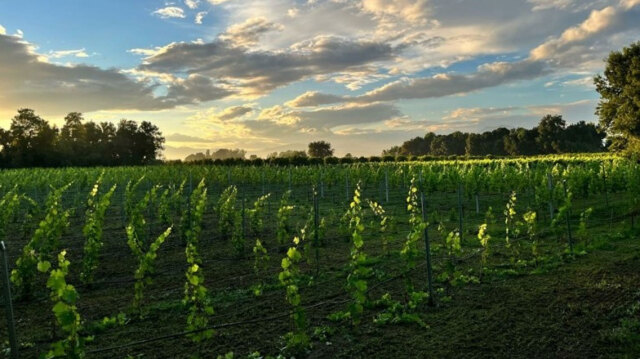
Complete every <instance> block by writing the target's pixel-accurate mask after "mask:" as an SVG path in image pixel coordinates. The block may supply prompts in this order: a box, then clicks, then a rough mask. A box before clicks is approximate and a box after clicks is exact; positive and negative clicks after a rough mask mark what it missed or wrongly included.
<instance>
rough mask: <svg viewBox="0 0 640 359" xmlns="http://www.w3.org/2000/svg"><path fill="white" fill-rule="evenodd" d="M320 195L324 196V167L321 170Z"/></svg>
mask: <svg viewBox="0 0 640 359" xmlns="http://www.w3.org/2000/svg"><path fill="white" fill-rule="evenodd" d="M320 197H322V198H324V169H323V170H322V171H320Z"/></svg>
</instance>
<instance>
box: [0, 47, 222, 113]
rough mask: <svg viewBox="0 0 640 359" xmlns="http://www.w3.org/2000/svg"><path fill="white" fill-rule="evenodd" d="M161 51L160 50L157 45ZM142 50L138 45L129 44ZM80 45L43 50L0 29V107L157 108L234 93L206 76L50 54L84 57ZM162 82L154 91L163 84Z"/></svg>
mask: <svg viewBox="0 0 640 359" xmlns="http://www.w3.org/2000/svg"><path fill="white" fill-rule="evenodd" d="M157 51H161V50H157ZM132 52H134V53H140V52H142V51H140V49H137V50H132ZM83 53H84V50H66V51H57V52H51V53H50V54H48V55H46V56H44V55H41V54H38V53H37V52H36V47H35V46H34V45H33V44H31V43H29V42H27V41H25V40H23V39H22V38H20V37H17V36H13V35H0V78H2V82H0V93H2V95H1V96H0V107H2V108H19V107H35V110H38V111H40V112H43V113H48V114H62V113H65V112H69V111H80V112H89V111H97V110H151V111H153V110H161V109H168V108H173V107H176V106H180V105H189V104H196V103H200V102H206V101H212V100H217V99H221V98H225V97H228V96H231V95H233V94H234V90H233V89H229V88H228V87H227V86H225V84H221V83H218V82H217V81H215V80H213V79H211V78H210V77H207V76H201V75H198V74H191V75H188V76H186V77H184V78H182V77H176V76H173V75H172V74H163V73H159V74H155V73H145V72H143V71H137V70H132V71H128V72H127V73H130V74H132V75H134V76H136V77H138V78H141V79H142V80H140V81H136V80H135V79H133V78H131V77H129V76H127V74H126V73H125V71H120V70H118V69H114V68H111V69H101V68H98V67H95V66H90V65H84V64H83V65H60V64H54V63H49V62H48V58H61V57H65V56H76V57H83V56H84V54H83ZM151 78H156V79H158V80H159V81H161V82H162V83H164V86H165V88H166V94H165V95H158V94H157V93H156V89H158V88H159V86H160V85H161V84H159V83H157V82H154V81H150V80H149V79H151Z"/></svg>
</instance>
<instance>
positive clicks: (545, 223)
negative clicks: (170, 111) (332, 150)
mask: <svg viewBox="0 0 640 359" xmlns="http://www.w3.org/2000/svg"><path fill="white" fill-rule="evenodd" d="M357 188H360V190H356V189H357ZM0 189H1V190H0V194H1V196H2V198H1V199H0V200H1V201H2V214H1V216H0V221H2V222H1V223H0V235H1V236H2V240H4V242H5V244H6V246H7V255H8V259H9V261H8V266H9V271H11V272H12V273H11V274H10V275H11V278H12V285H11V289H12V291H13V300H12V302H13V307H14V317H15V322H16V325H15V327H16V333H17V339H18V343H19V347H20V348H19V352H20V355H21V357H23V356H24V357H37V356H39V355H44V356H47V355H49V356H54V354H56V353H57V354H60V355H62V356H66V357H82V356H85V357H89V358H121V357H128V356H131V357H144V358H147V357H148V358H175V357H192V356H198V355H199V356H200V357H216V356H217V355H223V356H224V355H227V353H230V352H233V357H235V358H245V357H247V356H251V357H256V358H257V357H267V356H273V357H277V356H278V355H281V356H282V357H291V356H295V357H314V358H320V357H322V358H324V357H345V358H351V357H381V358H389V357H399V355H398V353H404V354H403V355H406V356H407V357H433V358H447V357H451V358H461V357H462V358H466V357H469V358H472V357H473V358H477V357H502V358H525V357H526V358H531V357H563V358H565V357H569V358H573V357H575V358H578V357H580V358H583V357H616V358H637V357H638V356H640V271H638V269H639V268H640V241H639V238H638V233H639V232H640V231H638V227H639V226H640V225H639V224H637V223H635V222H636V218H635V217H636V216H637V214H638V213H639V210H640V165H639V164H638V163H637V162H635V161H632V160H628V159H624V158H619V157H615V156H610V155H576V156H546V157H531V158H521V159H503V160H490V159H486V160H469V161H430V162H382V163H354V164H348V165H347V164H345V165H322V166H298V167H294V166H205V165H175V166H170V165H166V166H150V167H117V168H87V169H85V168H66V169H25V170H4V171H2V172H0ZM111 190H112V191H111ZM373 209H375V210H373ZM485 225H486V227H485ZM481 227H482V228H483V229H484V228H486V231H485V230H482V231H480V232H481V233H480V234H479V233H478V232H479V229H480V228H481ZM168 228H171V232H170V233H169V234H168V235H167V236H166V238H165V237H164V236H163V233H164V234H167V233H166V231H167V229H168ZM425 234H426V235H427V238H428V241H429V245H430V252H429V255H430V258H431V261H430V262H429V263H430V264H431V271H432V292H431V293H430V290H429V285H428V282H429V281H428V272H429V265H428V262H427V260H426V257H427V251H426V249H425V248H426V243H427V240H426V239H427V238H425ZM483 234H484V235H483ZM257 240H259V241H260V243H261V245H259V246H258V245H256V241H257ZM63 251H64V253H66V260H63V261H59V254H60V253H61V252H63ZM283 259H284V260H283ZM66 261H68V263H67V262H66ZM67 264H68V267H67ZM7 327H8V326H7V321H6V317H5V316H2V319H0V333H1V337H2V338H8V336H7V334H8V332H7ZM3 347H4V350H3V353H4V355H5V356H6V357H9V340H8V339H7V340H6V341H4V343H3ZM47 353H49V354H47ZM257 353H260V354H257ZM228 355H229V356H231V354H228Z"/></svg>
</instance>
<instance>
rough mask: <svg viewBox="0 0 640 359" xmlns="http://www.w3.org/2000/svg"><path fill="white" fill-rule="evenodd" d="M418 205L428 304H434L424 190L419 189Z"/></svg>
mask: <svg viewBox="0 0 640 359" xmlns="http://www.w3.org/2000/svg"><path fill="white" fill-rule="evenodd" d="M420 206H421V207H422V208H421V209H422V222H424V223H425V227H424V246H425V252H426V259H427V285H428V288H429V302H428V303H429V305H430V306H433V305H435V298H434V294H433V268H432V267H431V244H430V243H429V231H428V228H427V226H426V223H427V213H426V211H425V209H426V208H425V203H424V192H422V191H420Z"/></svg>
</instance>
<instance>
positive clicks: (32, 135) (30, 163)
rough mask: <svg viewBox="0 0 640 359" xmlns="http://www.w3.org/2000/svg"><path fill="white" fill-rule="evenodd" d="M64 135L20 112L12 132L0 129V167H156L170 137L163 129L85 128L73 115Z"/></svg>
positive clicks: (132, 125)
mask: <svg viewBox="0 0 640 359" xmlns="http://www.w3.org/2000/svg"><path fill="white" fill-rule="evenodd" d="M64 120H65V123H64V126H63V127H62V129H61V130H60V131H58V129H57V128H56V127H55V126H51V125H49V123H48V122H47V121H46V120H44V119H43V118H41V117H40V116H38V115H36V114H35V112H34V111H33V110H30V109H20V110H18V114H17V115H16V116H15V117H14V118H13V119H12V120H11V127H10V128H9V130H4V129H0V145H2V149H1V150H0V166H2V167H34V166H43V167H55V166H61V165H62V166H112V165H139V164H149V163H152V162H154V161H155V160H156V159H157V158H158V157H159V156H160V151H161V150H162V149H163V144H164V137H162V133H161V132H160V130H159V129H158V127H157V126H155V125H154V124H152V123H150V122H142V123H141V124H140V125H139V126H138V124H137V123H136V122H134V121H127V120H122V121H120V123H119V124H118V127H116V126H114V125H113V124H112V123H109V122H102V123H100V124H96V123H94V122H91V121H89V122H84V123H83V121H84V118H83V117H82V114H81V113H79V112H71V113H69V114H68V115H67V116H66V117H65V119H64Z"/></svg>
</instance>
